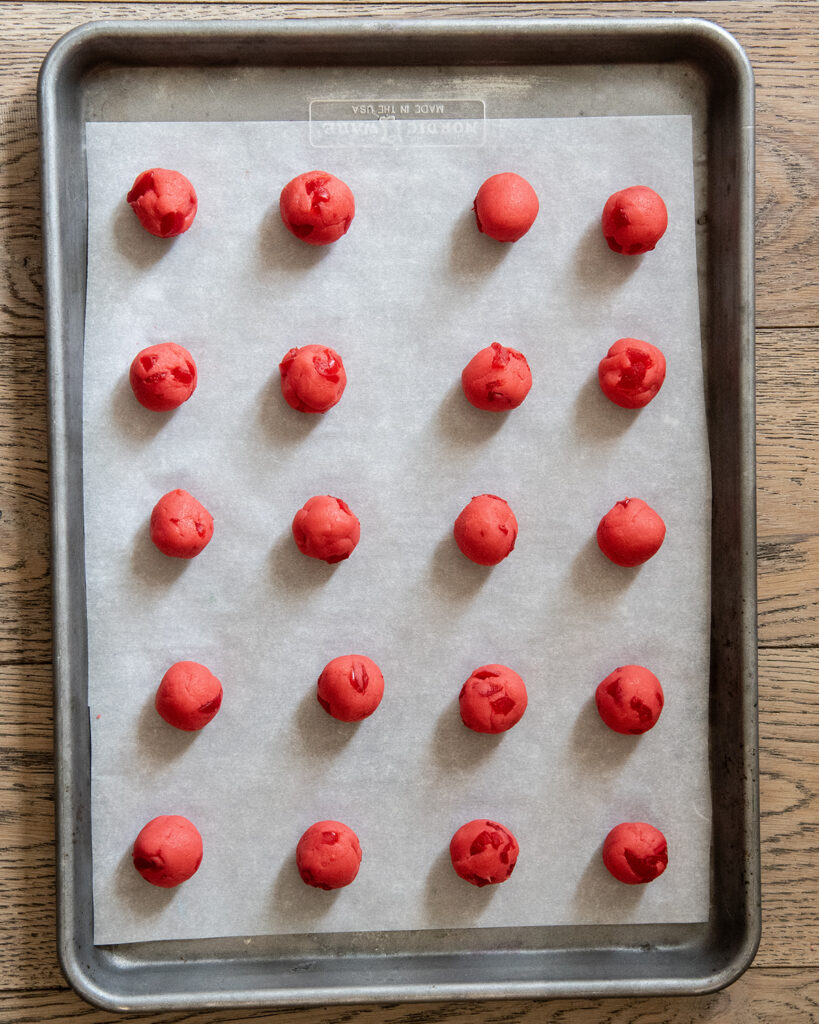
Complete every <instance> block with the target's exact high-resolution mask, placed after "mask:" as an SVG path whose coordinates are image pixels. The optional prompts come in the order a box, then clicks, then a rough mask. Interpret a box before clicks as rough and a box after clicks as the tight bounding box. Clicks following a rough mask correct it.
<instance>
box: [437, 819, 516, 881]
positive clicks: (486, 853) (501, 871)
mask: <svg viewBox="0 0 819 1024" xmlns="http://www.w3.org/2000/svg"><path fill="white" fill-rule="evenodd" d="M518 850H519V847H518V841H517V839H515V837H514V836H513V835H512V833H511V832H510V831H509V830H508V829H507V828H504V827H503V825H499V824H498V823H497V822H496V821H487V820H486V818H479V819H477V820H475V821H468V822H467V823H466V824H465V825H461V827H460V828H459V829H458V831H457V832H456V833H455V835H454V836H453V837H452V839H451V840H450V843H449V856H450V857H451V859H452V867H453V868H454V869H455V873H456V874H457V875H459V876H460V877H461V878H463V879H465V880H466V881H467V882H470V883H471V884H472V885H477V886H479V887H482V886H484V885H496V884H497V883H498V882H505V881H506V879H507V878H508V877H509V876H510V875H511V874H512V872H513V871H514V869H515V864H516V862H517V859H518Z"/></svg>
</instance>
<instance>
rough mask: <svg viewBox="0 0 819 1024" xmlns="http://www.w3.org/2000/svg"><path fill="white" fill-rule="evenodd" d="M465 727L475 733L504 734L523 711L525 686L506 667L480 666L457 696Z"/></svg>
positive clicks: (525, 701) (525, 696)
mask: <svg viewBox="0 0 819 1024" xmlns="http://www.w3.org/2000/svg"><path fill="white" fill-rule="evenodd" d="M458 703H459V704H460V708H461V718H462V719H463V723H464V725H466V726H468V727H469V728H470V729H473V730H474V731H475V732H490V733H498V732H506V730H507V729H511V728H512V726H513V725H516V724H517V723H518V722H519V721H520V720H521V718H522V717H523V712H524V711H525V710H526V705H527V703H528V697H527V695H526V684H525V683H524V682H523V680H522V679H521V678H520V676H519V675H518V674H517V672H513V671H512V669H511V668H507V667H506V665H482V666H481V668H476V669H475V671H474V672H473V673H472V675H471V676H470V677H469V679H467V681H466V682H465V683H464V685H463V686H462V687H461V692H460V695H459V697H458Z"/></svg>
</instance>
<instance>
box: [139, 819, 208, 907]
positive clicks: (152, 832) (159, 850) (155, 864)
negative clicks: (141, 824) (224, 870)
mask: <svg viewBox="0 0 819 1024" xmlns="http://www.w3.org/2000/svg"><path fill="white" fill-rule="evenodd" d="M133 857H134V867H135V868H136V869H137V871H138V872H139V873H140V874H141V875H142V877H143V878H144V879H145V881H146V882H150V883H151V885H158V886H160V888H162V889H172V888H173V887H174V886H175V885H179V884H180V883H182V882H186V881H187V880H188V879H189V878H190V877H191V875H194V874H196V872H197V870H198V868H199V865H200V864H201V863H202V837H201V835H199V830H198V829H197V828H196V826H195V825H194V824H193V823H192V822H190V821H188V819H187V818H183V817H181V816H180V815H178V814H163V815H161V816H160V817H158V818H154V819H153V820H152V821H149V822H148V824H147V825H146V826H145V828H143V829H142V831H141V832H140V833H139V835H138V836H137V837H136V841H135V842H134V852H133Z"/></svg>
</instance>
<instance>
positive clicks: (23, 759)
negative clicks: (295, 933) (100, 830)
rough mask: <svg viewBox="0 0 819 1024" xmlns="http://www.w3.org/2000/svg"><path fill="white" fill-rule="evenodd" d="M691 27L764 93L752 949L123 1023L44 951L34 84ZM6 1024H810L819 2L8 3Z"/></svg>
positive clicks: (2, 181)
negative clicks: (111, 34)
mask: <svg viewBox="0 0 819 1024" xmlns="http://www.w3.org/2000/svg"><path fill="white" fill-rule="evenodd" d="M342 15H344V16H358V17H375V16H405V17H446V16H450V17H451V16H462V17H499V16H512V17H522V18H526V17H542V16H550V17H582V16H585V17H588V16H597V17H612V16H625V15H629V16H638V15H639V16H651V17H657V16H694V17H704V18H709V19H711V20H713V21H716V22H718V23H719V24H721V25H722V26H724V27H725V28H727V29H728V30H729V31H730V32H732V33H733V34H734V35H735V36H736V37H737V39H738V40H739V41H740V43H741V44H742V45H743V46H744V47H745V49H746V51H747V52H748V55H749V57H750V59H751V61H752V64H753V67H754V73H755V77H756V94H757V148H756V155H757V218H756V223H757V323H758V332H757V372H758V389H757V413H758V423H757V446H758V447H757V451H758V501H759V507H758V535H759V561H758V566H759V570H758V572H759V643H760V674H759V675H760V702H759V711H760V737H759V750H760V764H761V805H762V858H763V937H762V944H761V947H760V950H759V953H758V955H757V957H756V960H755V962H754V964H753V966H752V967H751V968H750V969H749V970H748V971H747V972H746V974H745V975H744V976H743V977H742V978H741V979H740V980H739V981H738V982H736V983H735V984H734V985H733V986H731V987H730V988H729V989H727V990H726V991H724V992H720V993H717V994H714V995H710V996H704V997H700V998H689V999H668V1000H664V999H647V1000H626V999H614V1000H594V1001H570V1000H560V1001H547V1002H536V1001H514V1002H504V1003H500V1002H484V1003H474V1002H470V1003H429V1004H419V1005H410V1004H403V1005H390V1006H367V1007H363V1006H362V1007H336V1008H332V1007H330V1008H321V1009H316V1010H300V1011H296V1010H293V1011H290V1010H285V1011H276V1012H265V1011H256V1012H248V1011H238V1012H211V1013H182V1012H179V1013H166V1014H156V1015H153V1016H148V1017H146V1016H136V1015H125V1016H118V1015H115V1014H110V1013H106V1012H102V1011H99V1010H96V1009H94V1008H92V1007H89V1006H88V1005H87V1004H85V1003H84V1002H82V1001H81V1000H80V999H79V998H78V997H77V996H75V995H74V994H73V993H72V992H71V991H70V990H69V989H68V988H67V986H66V983H65V981H64V979H63V977H62V975H61V973H60V970H59V966H58V964H57V958H56V947H55V935H54V844H53V785H54V782H53V755H52V736H51V727H52V712H51V700H52V694H51V677H50V672H51V668H50V659H51V646H50V644H51V632H50V614H51V612H50V599H49V541H48V461H47V447H46V400H45V363H44V353H45V349H44V339H43V319H42V274H41V256H40V228H39V216H40V214H39V182H38V173H37V140H36V106H35V88H36V78H37V73H38V70H39V66H40V63H41V62H42V59H43V57H44V56H45V54H46V53H47V51H48V49H49V47H50V46H51V45H52V44H53V43H54V42H55V41H56V40H57V39H58V38H59V36H60V35H62V34H63V33H64V32H66V31H68V30H69V29H70V28H72V27H74V26H75V25H79V24H82V23H83V22H86V21H91V20H96V19H110V18H134V19H148V18H160V19H168V18H172V19H180V18H191V19H202V18H225V17H229V18H231V19H234V18H252V19H260V18H264V19H274V18H275V19H278V18H285V17H316V16H321V17H339V16H342ZM0 24H2V29H3V33H2V34H3V43H2V60H0V241H2V246H0V595H1V596H0V767H1V769H2V770H0V1024H5V1022H15V1024H17V1022H19V1024H22V1022H49V1021H54V1022H66V1024H67V1022H72V1021H80V1022H87V1024H101V1022H103V1021H117V1020H120V1021H131V1020H133V1021H142V1022H149V1024H159V1022H162V1024H171V1022H181V1021H186V1022H187V1021H195V1022H201V1024H216V1022H222V1021H254V1022H255V1021H273V1020H274V1019H275V1020H276V1021H277V1022H279V1024H285V1022H286V1024H319V1022H327V1024H337V1022H338V1024H340V1022H342V1021H343V1022H356V1024H374V1022H383V1024H419V1022H429V1024H432V1022H442V1021H452V1022H459V1021H463V1022H466V1021H470V1022H483V1024H490V1022H501V1021H504V1022H505V1021H532V1022H534V1021H538V1022H540V1021H560V1022H562V1024H565V1022H568V1024H602V1022H616V1024H636V1022H641V1024H694V1022H700V1021H713V1022H720V1024H729V1022H730V1024H750V1022H755V1021H759V1022H762V1021H765V1022H776V1024H801V1022H805V1024H807V1022H814V1021H817V1020H819V948H817V947H819V934H818V933H817V917H818V916H819V797H817V790H819V751H818V750H817V740H816V738H817V735H819V705H817V700H816V695H817V679H818V678H819V483H817V481H819V475H817V468H819V466H818V465H817V464H818V463H819V444H818V443H817V439H819V396H818V395H817V388H816V383H817V381H819V354H817V348H818V347H819V346H818V345H817V343H819V273H817V269H816V268H817V267H818V266H819V200H817V183H819V133H817V131H816V111H817V110H819V47H818V46H817V44H816V39H817V38H819V3H816V2H815V0H801V2H787V3H785V2H776V0H771V2H764V0H760V2H755V0H736V2H733V3H732V2H729V0H719V2H717V0H713V2H712V0H693V2H680V3H633V2H621V3H616V2H604V3H574V2H566V0H556V2H540V3H517V2H500V3H487V4H480V3H461V2H454V3H438V4H429V3H423V2H419V3H412V2H406V3H395V4H390V3H337V2H334V0H326V2H316V3H267V2H259V3H228V4H226V3H218V2H214V3H202V2H195V3H166V4H159V3H62V2H54V3H0Z"/></svg>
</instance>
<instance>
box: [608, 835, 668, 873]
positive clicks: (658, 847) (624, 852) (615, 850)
mask: <svg viewBox="0 0 819 1024" xmlns="http://www.w3.org/2000/svg"><path fill="white" fill-rule="evenodd" d="M603 863H604V864H605V865H606V867H607V868H608V869H609V871H610V872H611V874H613V875H614V877H615V878H616V879H617V880H618V881H620V882H625V883H626V885H641V884H643V883H645V882H653V881H654V879H655V878H658V877H659V876H660V875H661V874H662V873H663V872H664V871H665V869H666V867H667V866H668V846H667V844H666V841H665V836H664V835H663V834H662V832H660V830H659V829H656V828H654V826H653V825H647V824H646V823H645V822H644V821H624V822H623V823H622V824H620V825H616V826H615V827H614V828H613V829H612V830H611V832H609V834H608V835H607V836H606V839H605V841H604V843H603Z"/></svg>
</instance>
